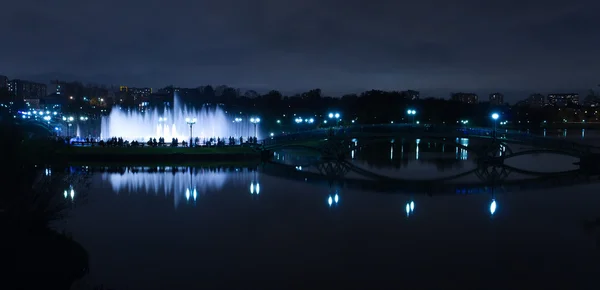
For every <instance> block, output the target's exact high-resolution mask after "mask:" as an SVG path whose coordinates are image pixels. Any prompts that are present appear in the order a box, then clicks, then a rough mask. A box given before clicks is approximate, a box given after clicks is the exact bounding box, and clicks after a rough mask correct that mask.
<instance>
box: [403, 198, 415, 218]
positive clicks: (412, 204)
mask: <svg viewBox="0 0 600 290" xmlns="http://www.w3.org/2000/svg"><path fill="white" fill-rule="evenodd" d="M405 209H406V216H410V215H411V214H412V213H413V212H414V211H415V202H414V201H412V200H411V201H410V202H407V203H406V207H405Z"/></svg>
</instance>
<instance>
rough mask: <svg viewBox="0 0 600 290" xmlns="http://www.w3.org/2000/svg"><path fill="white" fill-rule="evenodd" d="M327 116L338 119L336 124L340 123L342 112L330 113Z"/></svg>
mask: <svg viewBox="0 0 600 290" xmlns="http://www.w3.org/2000/svg"><path fill="white" fill-rule="evenodd" d="M327 117H329V119H336V124H339V122H340V121H341V119H340V117H341V115H340V113H329V115H328V116H327Z"/></svg>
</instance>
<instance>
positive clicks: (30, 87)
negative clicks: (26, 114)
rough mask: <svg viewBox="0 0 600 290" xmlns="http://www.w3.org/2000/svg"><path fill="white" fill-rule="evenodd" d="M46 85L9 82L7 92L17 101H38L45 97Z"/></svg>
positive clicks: (22, 81) (18, 81) (20, 81)
mask: <svg viewBox="0 0 600 290" xmlns="http://www.w3.org/2000/svg"><path fill="white" fill-rule="evenodd" d="M46 88H47V87H46V85H45V84H40V83H34V82H30V81H24V80H10V81H9V82H8V90H9V91H10V92H12V93H13V94H14V95H15V97H17V98H18V99H40V98H43V97H45V96H46Z"/></svg>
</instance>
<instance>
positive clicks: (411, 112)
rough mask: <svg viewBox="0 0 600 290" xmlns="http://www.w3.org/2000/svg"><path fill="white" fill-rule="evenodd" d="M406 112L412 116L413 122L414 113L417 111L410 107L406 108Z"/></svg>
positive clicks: (413, 120)
mask: <svg viewBox="0 0 600 290" xmlns="http://www.w3.org/2000/svg"><path fill="white" fill-rule="evenodd" d="M406 113H407V114H408V115H409V116H412V122H413V123H414V122H415V115H416V114H417V111H416V110H411V109H408V110H407V111H406Z"/></svg>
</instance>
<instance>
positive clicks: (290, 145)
mask: <svg viewBox="0 0 600 290" xmlns="http://www.w3.org/2000/svg"><path fill="white" fill-rule="evenodd" d="M402 138H405V139H420V140H421V141H422V142H423V141H433V142H438V143H444V144H447V145H452V146H455V147H458V148H461V149H464V150H468V151H471V152H473V153H475V154H476V155H477V156H478V157H485V159H486V160H487V161H490V160H489V159H493V160H492V161H494V162H500V161H503V160H505V159H507V158H511V157H516V156H520V155H527V154H534V153H553V154H561V155H569V156H573V157H578V158H581V160H582V164H588V163H590V164H591V163H596V161H600V147H597V146H590V145H584V144H580V143H576V142H571V141H568V140H565V139H560V138H552V137H541V136H536V135H532V134H528V133H523V132H518V131H511V130H501V131H496V132H494V130H491V129H489V128H464V127H452V126H407V125H393V124H383V125H356V126H349V127H344V128H337V129H318V130H311V131H304V132H299V133H294V134H288V135H282V136H277V137H273V138H270V139H265V140H264V141H263V149H265V150H270V151H273V150H279V149H306V150H314V151H319V152H321V153H326V154H327V155H332V156H337V157H340V156H342V155H343V154H345V153H346V152H347V151H349V150H352V149H353V147H352V146H353V142H352V140H354V139H360V140H361V143H362V144H363V145H364V143H365V142H367V143H368V142H377V141H381V140H390V139H402ZM461 138H469V139H471V140H473V139H475V140H482V141H483V142H480V143H482V144H487V145H484V146H479V147H477V146H466V145H463V144H461V142H460V139H461ZM510 144H518V145H526V146H530V147H532V148H533V149H530V150H526V151H521V152H513V150H512V149H511V148H510ZM500 149H502V150H500ZM501 151H504V154H499V152H501ZM584 159H585V160H589V161H594V162H588V163H586V162H584Z"/></svg>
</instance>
